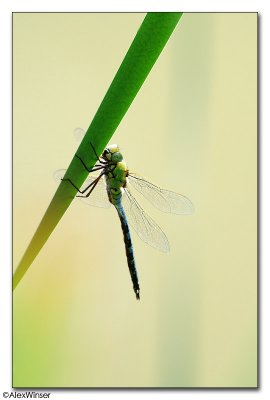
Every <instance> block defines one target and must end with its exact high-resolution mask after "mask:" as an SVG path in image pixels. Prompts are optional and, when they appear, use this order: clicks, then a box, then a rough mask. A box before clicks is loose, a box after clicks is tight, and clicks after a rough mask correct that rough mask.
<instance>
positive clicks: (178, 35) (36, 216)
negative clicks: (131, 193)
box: [13, 13, 257, 387]
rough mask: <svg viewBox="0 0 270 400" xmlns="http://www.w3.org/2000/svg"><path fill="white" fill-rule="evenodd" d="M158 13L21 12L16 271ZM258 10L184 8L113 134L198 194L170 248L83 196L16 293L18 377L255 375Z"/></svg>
mask: <svg viewBox="0 0 270 400" xmlns="http://www.w3.org/2000/svg"><path fill="white" fill-rule="evenodd" d="M143 18H144V14H124V13H123V14H35V13H32V14H27V13H25V14H14V16H13V24H14V25H13V29H14V31H13V32H14V46H13V51H14V75H13V84H14V97H13V101H14V136H13V138H14V147H13V148H14V160H13V163H14V268H16V267H17V264H18V262H19V261H20V258H21V257H22V255H23V253H24V251H25V249H26V247H27V245H28V244H29V241H30V239H31V237H32V236H33V234H34V231H35V229H36V228H37V226H38V224H39V222H40V220H41V218H42V216H43V214H44V212H45V210H46V208H47V206H48V204H49V202H50V200H51V198H52V196H53V194H54V192H55V190H56V183H55V182H54V180H53V177H52V175H53V172H54V171H55V170H57V169H59V168H66V167H67V166H68V164H69V162H70V160H71V157H72V156H73V154H74V152H75V151H76V148H77V146H78V143H77V142H76V141H75V139H74V137H73V130H74V128H76V127H83V128H87V127H88V125H89V123H90V121H91V119H92V117H93V116H94V114H95V112H96V110H97V107H98V106H99V104H100V102H101V100H102V98H103V96H104V94H105V92H106V90H107V88H108V86H109V84H110V82H111V80H112V79H113V77H114V74H115V72H116V71H117V69H118V67H119V64H120V62H121V60H122V59H123V57H124V55H125V53H126V51H127V49H128V47H129V45H130V43H131V41H132V39H133V37H134V36H135V34H136V31H137V30H138V28H139V25H140V24H141V22H142V20H143ZM256 24H257V14H255V13H250V14H241V13H238V14H215V13H213V14H207V13H206V14H185V15H184V16H183V17H182V19H181V20H180V22H179V24H178V26H177V27H176V29H175V31H174V33H173V35H172V37H171V39H170V40H169V42H168V44H167V46H166V48H165V49H164V51H163V53H162V54H161V56H160V58H159V60H158V62H157V63H156V64H155V66H154V68H153V70H152V71H151V73H150V75H149V77H148V78H147V80H146V82H145V84H144V85H143V87H142V89H141V90H140V92H139V94H138V96H137V97H136V99H135V101H134V103H133V104H132V106H131V107H130V109H129V111H128V113H127V114H126V116H125V118H124V120H123V121H122V123H121V124H120V126H119V128H118V130H117V132H116V133H115V135H114V137H113V139H112V142H113V143H118V144H119V145H120V147H121V150H122V152H123V153H124V155H125V158H126V161H127V162H128V165H129V168H130V170H131V171H136V172H138V173H140V174H141V175H144V176H146V177H147V178H148V179H149V180H152V181H153V182H155V183H157V184H159V185H160V186H163V187H165V188H168V189H172V190H174V191H178V192H181V193H183V194H185V195H187V196H188V197H189V198H190V199H192V201H193V203H194V205H195V208H196V212H195V214H194V215H192V216H185V217H181V216H172V215H168V214H162V213H160V212H159V211H157V210H155V209H153V208H152V207H151V206H149V205H148V204H147V203H146V202H145V201H144V200H143V199H141V197H139V196H138V199H139V201H140V203H141V204H142V205H143V207H144V208H145V209H146V210H147V212H148V213H149V214H150V215H151V216H152V217H153V218H154V219H155V220H156V221H157V222H158V224H159V225H160V226H161V227H162V228H163V229H164V231H165V232H166V234H167V236H168V238H169V241H170V245H171V251H170V253H168V254H163V253H160V252H158V251H156V250H154V249H152V248H151V247H149V246H147V245H145V244H144V243H143V242H141V241H140V239H139V238H138V237H137V235H135V234H134V235H133V241H134V248H135V256H136V261H137V267H138V272H139V277H140V284H141V301H140V302H138V301H136V299H135V296H134V293H133V290H132V285H131V281H130V277H129V273H128V268H127V264H126V258H125V250H124V244H123V240H122V233H121V228H120V223H119V222H118V220H117V215H116V212H115V211H114V210H113V209H111V210H104V209H98V208H91V207H89V206H86V205H84V204H83V203H81V202H80V201H74V202H73V203H72V205H71V206H70V208H69V209H68V211H67V212H66V214H65V215H64V217H63V218H62V220H61V221H60V223H59V225H58V226H57V228H56V229H55V231H54V232H53V234H52V235H51V237H50V239H49V240H48V242H47V244H46V245H45V247H44V248H43V249H42V251H41V252H40V254H39V255H38V257H37V258H36V260H35V261H34V263H33V264H32V266H31V268H30V269H29V271H28V273H27V274H26V276H25V278H24V279H23V281H22V282H21V283H20V285H19V286H18V288H17V289H16V291H15V293H14V297H13V319H14V325H13V335H14V337H13V385H14V386H15V387H16V386H17V387H19V386H21V387H206V386H208V387H213V386H215V387H221V386H223V387H236V386H239V387H245V386H249V387H254V386H256V384H257V325H256V322H257V314H256V309H257V302H256V300H257V297H256V296H257V293H256V288H257V282H256V279H257V270H256V234H257V232H256V229H257V228H256V200H257V199H256V151H257V150H256V146H257V144H256V123H257V122H256V72H257V71H256V32H257V26H256Z"/></svg>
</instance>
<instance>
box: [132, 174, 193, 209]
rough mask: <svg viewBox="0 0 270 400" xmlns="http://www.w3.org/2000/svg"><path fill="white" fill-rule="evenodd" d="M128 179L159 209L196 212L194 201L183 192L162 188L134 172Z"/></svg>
mask: <svg viewBox="0 0 270 400" xmlns="http://www.w3.org/2000/svg"><path fill="white" fill-rule="evenodd" d="M128 179H129V182H130V183H131V184H132V185H133V186H134V188H135V189H136V190H137V191H138V192H140V193H141V194H142V195H143V196H144V197H145V198H146V199H147V200H148V201H150V203H152V204H153V206H155V207H156V208H157V209H159V210H161V211H163V212H166V213H173V214H192V213H193V212H194V206H193V204H192V202H191V201H190V200H189V199H188V198H187V197H185V196H183V195H182V194H179V193H175V192H171V191H170V190H165V189H161V188H160V187H159V186H156V185H154V184H153V183H151V182H148V181H147V180H145V179H144V178H142V177H140V176H139V175H136V174H133V173H132V174H131V173H130V174H129V178H128Z"/></svg>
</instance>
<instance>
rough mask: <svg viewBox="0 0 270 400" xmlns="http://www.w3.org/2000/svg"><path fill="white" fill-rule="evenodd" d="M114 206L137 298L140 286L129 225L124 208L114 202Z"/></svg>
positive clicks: (138, 297)
mask: <svg viewBox="0 0 270 400" xmlns="http://www.w3.org/2000/svg"><path fill="white" fill-rule="evenodd" d="M115 208H116V210H117V213H118V215H119V218H120V222H121V227H122V231H123V236H124V242H125V248H126V256H127V262H128V268H129V272H130V276H131V280H132V283H133V290H134V292H135V295H136V298H137V299H138V300H139V299H140V286H139V280H138V275H137V270H136V266H135V258H134V253H133V246H132V242H131V237H130V231H129V226H128V223H127V218H126V215H125V212H124V209H123V207H122V206H121V205H119V204H116V205H115Z"/></svg>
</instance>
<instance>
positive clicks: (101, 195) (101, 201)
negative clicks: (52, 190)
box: [53, 169, 111, 208]
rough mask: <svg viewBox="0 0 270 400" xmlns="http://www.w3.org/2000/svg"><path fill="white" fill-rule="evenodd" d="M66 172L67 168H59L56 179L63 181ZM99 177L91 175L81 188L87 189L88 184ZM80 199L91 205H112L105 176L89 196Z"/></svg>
mask: <svg viewBox="0 0 270 400" xmlns="http://www.w3.org/2000/svg"><path fill="white" fill-rule="evenodd" d="M65 173H66V169H59V170H57V171H55V173H54V174H53V175H54V179H55V180H56V181H57V182H60V181H61V178H63V176H64V175H65ZM96 179H97V176H93V175H89V176H88V178H87V179H86V180H85V181H84V183H83V185H82V187H81V190H83V189H85V188H86V187H87V186H89V185H90V183H92V182H93V181H94V180H96ZM79 199H80V200H81V201H82V202H83V203H85V204H88V205H90V206H95V207H102V208H109V207H110V206H111V203H110V202H109V199H108V195H107V191H106V183H105V179H104V177H102V178H101V179H100V180H99V182H98V183H97V185H96V187H95V189H94V190H93V192H92V193H91V194H90V196H89V197H79Z"/></svg>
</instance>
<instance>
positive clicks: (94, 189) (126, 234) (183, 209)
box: [55, 128, 194, 300]
mask: <svg viewBox="0 0 270 400" xmlns="http://www.w3.org/2000/svg"><path fill="white" fill-rule="evenodd" d="M83 134H84V131H83V130H82V129H81V128H77V129H76V130H75V136H77V137H78V136H80V135H81V136H82V135H83ZM89 149H90V150H91V151H92V152H93V153H94V155H95V158H96V160H97V161H96V164H95V166H94V167H93V168H88V166H87V165H86V163H85V162H84V160H83V158H82V157H80V155H78V154H76V157H77V158H78V160H79V162H80V163H81V165H82V167H83V168H84V169H86V170H87V171H88V173H89V174H91V173H93V172H95V173H98V176H96V175H88V178H87V179H86V180H85V182H84V184H83V185H82V186H81V187H77V186H76V185H75V183H74V182H73V181H72V180H71V179H70V178H68V177H65V178H64V175H65V173H66V170H65V169H61V170H58V171H56V173H55V178H56V179H57V180H62V181H65V182H67V183H68V184H70V185H72V186H73V187H74V188H75V189H76V190H77V191H78V192H79V194H77V196H76V197H78V198H79V199H81V200H82V201H83V202H85V203H86V204H88V205H92V206H96V207H103V208H109V207H110V206H111V205H112V206H114V208H115V209H116V211H117V214H118V217H119V220H120V223H121V228H122V232H123V238H124V244H125V251H126V258H127V264H128V268H129V273H130V277H131V281H132V284H133V290H134V292H135V295H136V298H137V299H138V300H139V299H140V286H139V278H138V273H137V268H136V263H135V257H134V249H133V244H132V240H131V234H130V228H129V227H130V226H131V227H132V228H133V229H134V230H135V232H136V233H137V235H138V236H139V237H140V239H142V240H143V241H144V242H146V243H147V244H148V245H150V246H152V247H154V248H156V249H158V250H160V251H162V252H168V251H169V241H168V239H167V237H166V235H165V233H164V232H163V231H162V229H161V228H160V227H159V226H158V225H157V223H156V222H155V221H154V220H153V219H152V218H151V217H150V216H149V215H147V213H146V212H145V211H144V210H143V208H142V207H141V206H140V204H139V203H138V201H137V200H136V198H135V197H134V196H133V194H132V188H131V187H133V188H135V190H136V191H137V192H139V193H141V194H142V195H143V196H144V197H145V198H146V199H147V200H148V201H149V202H150V203H151V204H152V205H153V206H154V207H156V208H157V209H159V210H161V211H163V212H165V213H173V214H182V215H188V214H192V213H193V212H194V206H193V204H192V202H191V201H190V200H189V199H188V198H187V197H186V196H184V195H182V194H179V193H175V192H172V191H170V190H165V189H162V188H160V187H159V186H157V185H154V184H153V183H151V182H149V181H147V180H146V179H144V178H143V177H141V176H140V175H137V174H135V173H132V172H130V171H129V169H128V167H127V164H126V162H125V161H124V158H123V155H122V153H121V151H120V148H119V146H118V145H117V144H111V145H109V146H107V147H106V148H105V149H104V151H103V152H102V154H101V156H98V154H97V153H96V150H95V148H94V146H93V145H92V144H91V143H89Z"/></svg>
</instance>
